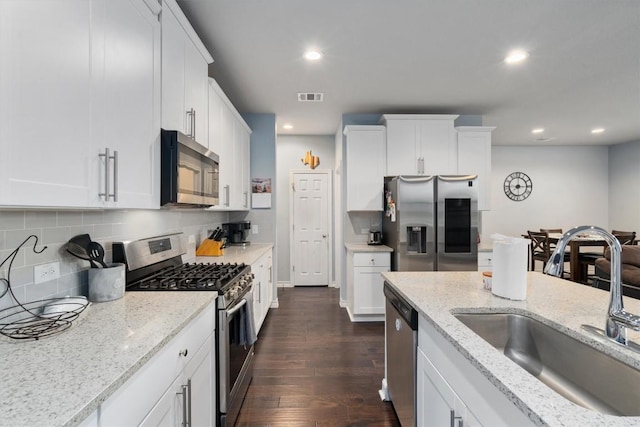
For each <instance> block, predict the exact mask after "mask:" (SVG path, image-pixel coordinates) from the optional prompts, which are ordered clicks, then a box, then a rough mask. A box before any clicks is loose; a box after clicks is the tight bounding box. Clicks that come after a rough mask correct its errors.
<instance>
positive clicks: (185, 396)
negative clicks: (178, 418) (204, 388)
mask: <svg viewBox="0 0 640 427" xmlns="http://www.w3.org/2000/svg"><path fill="white" fill-rule="evenodd" d="M190 381H191V380H189V382H187V384H182V385H181V386H180V387H181V389H182V391H181V392H178V393H176V395H182V423H180V425H181V426H182V427H189V419H188V418H187V414H188V412H189V409H188V406H189V396H188V394H189V386H190Z"/></svg>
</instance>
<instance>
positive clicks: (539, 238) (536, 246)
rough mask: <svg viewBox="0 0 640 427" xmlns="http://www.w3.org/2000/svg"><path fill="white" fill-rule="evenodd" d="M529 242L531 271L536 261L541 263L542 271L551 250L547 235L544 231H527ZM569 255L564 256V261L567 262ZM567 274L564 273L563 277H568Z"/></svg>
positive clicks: (533, 269)
mask: <svg viewBox="0 0 640 427" xmlns="http://www.w3.org/2000/svg"><path fill="white" fill-rule="evenodd" d="M527 234H528V235H529V239H530V240H531V254H530V255H531V271H535V269H536V261H542V269H543V270H544V268H545V267H546V265H547V261H549V258H551V253H552V252H553V249H552V248H551V243H550V242H549V233H547V232H546V231H527ZM569 257H570V255H569V254H568V253H565V254H564V261H565V262H569ZM568 274H569V272H568V271H564V272H563V276H568Z"/></svg>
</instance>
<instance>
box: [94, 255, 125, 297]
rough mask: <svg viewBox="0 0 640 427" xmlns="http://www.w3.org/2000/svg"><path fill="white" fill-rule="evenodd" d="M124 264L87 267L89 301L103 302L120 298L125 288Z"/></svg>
mask: <svg viewBox="0 0 640 427" xmlns="http://www.w3.org/2000/svg"><path fill="white" fill-rule="evenodd" d="M125 283H126V282H125V273H124V264H107V268H90V269H89V301H92V302H104V301H112V300H114V299H118V298H122V297H123V296H124V288H125Z"/></svg>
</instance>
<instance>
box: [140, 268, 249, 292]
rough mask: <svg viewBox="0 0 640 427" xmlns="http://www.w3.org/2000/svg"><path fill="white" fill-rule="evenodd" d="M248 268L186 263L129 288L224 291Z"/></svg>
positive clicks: (165, 270)
mask: <svg viewBox="0 0 640 427" xmlns="http://www.w3.org/2000/svg"><path fill="white" fill-rule="evenodd" d="M246 268H247V266H246V265H245V264H237V263H234V264H216V263H213V264H206V263H186V264H182V265H178V266H173V267H167V268H164V269H162V270H160V271H158V272H156V273H155V274H152V275H151V276H149V277H146V278H143V279H141V280H139V281H137V282H135V283H133V284H131V286H130V287H129V289H130V290H149V291H171V290H176V291H188V290H193V291H200V290H202V291H206V290H218V291H220V290H223V289H225V288H226V287H227V286H228V285H229V284H230V283H232V282H233V281H234V280H235V279H236V278H237V277H239V276H240V275H241V274H242V273H243V272H244V270H245V269H246Z"/></svg>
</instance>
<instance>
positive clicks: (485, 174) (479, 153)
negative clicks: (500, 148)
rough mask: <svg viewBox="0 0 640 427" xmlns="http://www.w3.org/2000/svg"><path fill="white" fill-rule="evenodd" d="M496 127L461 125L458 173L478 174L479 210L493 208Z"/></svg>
mask: <svg viewBox="0 0 640 427" xmlns="http://www.w3.org/2000/svg"><path fill="white" fill-rule="evenodd" d="M494 129H495V127H489V126H459V127H457V128H456V130H457V137H458V174H461V175H478V210H480V211H488V210H491V132H493V130H494Z"/></svg>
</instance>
